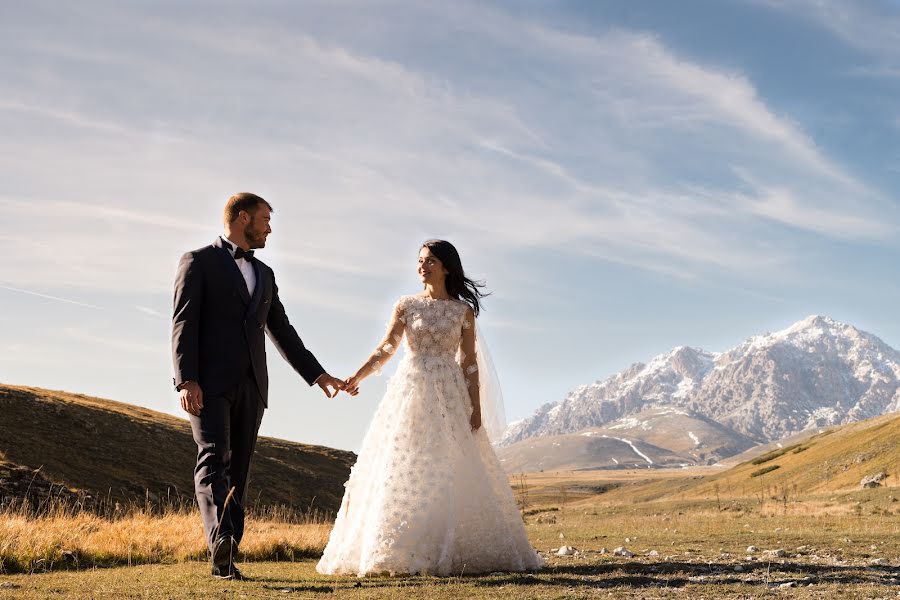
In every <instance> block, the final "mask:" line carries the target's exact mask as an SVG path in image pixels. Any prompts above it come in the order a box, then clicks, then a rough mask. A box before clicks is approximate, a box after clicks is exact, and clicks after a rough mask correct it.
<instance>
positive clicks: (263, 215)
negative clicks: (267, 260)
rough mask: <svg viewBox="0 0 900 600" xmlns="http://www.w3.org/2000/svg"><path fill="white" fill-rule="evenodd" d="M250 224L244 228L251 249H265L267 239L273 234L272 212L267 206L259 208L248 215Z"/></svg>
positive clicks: (263, 205)
mask: <svg viewBox="0 0 900 600" xmlns="http://www.w3.org/2000/svg"><path fill="white" fill-rule="evenodd" d="M247 214H248V216H249V217H250V222H249V223H247V224H246V225H245V226H244V237H245V238H247V244H248V245H249V246H250V248H251V249H252V248H265V247H266V238H267V237H268V236H269V234H270V233H272V227H271V226H270V225H269V221H271V220H272V211H271V210H269V207H268V206H266V205H265V204H262V205H260V206H259V207H257V209H256V211H255V212H253V213H247Z"/></svg>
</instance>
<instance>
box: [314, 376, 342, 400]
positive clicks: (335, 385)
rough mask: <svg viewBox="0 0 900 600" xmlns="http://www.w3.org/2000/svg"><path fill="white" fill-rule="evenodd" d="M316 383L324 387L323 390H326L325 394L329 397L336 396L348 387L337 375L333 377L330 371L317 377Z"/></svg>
mask: <svg viewBox="0 0 900 600" xmlns="http://www.w3.org/2000/svg"><path fill="white" fill-rule="evenodd" d="M316 384H317V385H318V386H319V387H320V388H322V391H323V392H325V395H326V396H328V397H329V398H334V397H335V396H337V395H338V392H340V391H341V390H343V389H344V388H345V387H347V385H346V384H345V383H344V382H343V381H341V380H340V379H338V378H337V377H332V376H331V375H329V374H328V373H322V375H321V376H320V377H319V378H318V379H316ZM329 388H330V389H329Z"/></svg>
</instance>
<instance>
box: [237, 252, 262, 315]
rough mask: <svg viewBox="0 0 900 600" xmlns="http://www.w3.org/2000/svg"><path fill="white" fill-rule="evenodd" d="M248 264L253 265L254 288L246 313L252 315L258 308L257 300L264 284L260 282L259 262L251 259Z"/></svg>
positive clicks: (260, 296)
mask: <svg viewBox="0 0 900 600" xmlns="http://www.w3.org/2000/svg"><path fill="white" fill-rule="evenodd" d="M250 264H251V265H253V272H254V273H255V274H256V287H254V288H253V297H252V298H251V299H250V306H249V307H248V308H247V312H248V313H250V314H252V313H254V312H255V311H256V309H257V308H259V300H260V298H262V295H263V286H264V285H265V282H264V281H263V280H262V269H260V268H259V261H257V260H256V259H255V258H253V259H251V260H250ZM242 279H243V277H242Z"/></svg>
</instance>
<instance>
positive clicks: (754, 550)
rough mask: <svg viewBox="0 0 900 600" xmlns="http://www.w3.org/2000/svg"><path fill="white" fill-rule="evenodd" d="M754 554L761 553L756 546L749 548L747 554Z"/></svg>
mask: <svg viewBox="0 0 900 600" xmlns="http://www.w3.org/2000/svg"><path fill="white" fill-rule="evenodd" d="M754 552H759V548H757V547H756V546H747V554H753V553H754Z"/></svg>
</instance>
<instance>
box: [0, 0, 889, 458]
mask: <svg viewBox="0 0 900 600" xmlns="http://www.w3.org/2000/svg"><path fill="white" fill-rule="evenodd" d="M0 82H2V83H0V86H2V88H0V89H2V94H0V128H2V131H3V135H2V136H0V154H2V161H0V181H2V182H3V183H2V185H0V210H2V214H3V215H4V217H5V223H4V225H5V226H4V227H3V229H2V230H0V240H2V241H3V242H4V245H5V246H6V247H7V249H11V251H10V250H8V252H7V260H5V261H3V263H2V266H0V302H2V306H3V308H4V310H3V311H0V325H2V331H3V332H4V335H3V336H2V338H0V357H2V358H0V381H2V382H4V383H13V384H23V385H35V386H43V387H49V388H55V389H65V390H69V391H74V392H81V393H86V394H92V395H100V396H105V397H110V398H114V399H118V400H122V401H125V402H130V403H134V404H140V405H144V406H148V407H150V408H154V409H158V410H162V411H166V412H170V413H173V414H178V411H179V409H178V406H177V403H176V398H175V395H174V393H172V391H171V387H170V382H171V361H170V356H169V341H168V340H169V314H170V304H171V286H172V279H173V276H174V270H175V265H176V262H177V260H178V257H179V256H180V254H181V253H182V252H184V251H185V250H187V249H191V248H196V247H199V246H202V245H204V244H207V243H209V242H210V241H211V240H212V239H213V238H214V237H215V236H216V235H217V234H218V233H219V232H220V230H221V227H220V224H219V222H220V211H221V206H222V204H223V203H224V200H225V199H226V198H227V197H228V196H229V195H230V194H232V193H234V192H237V191H253V192H256V193H258V194H261V195H262V196H263V197H265V198H266V199H267V200H269V201H270V202H271V203H272V204H273V205H274V207H275V214H274V219H273V229H274V234H273V235H272V236H271V237H270V244H269V247H268V248H266V249H265V250H264V251H262V253H261V255H260V256H261V258H263V260H265V261H266V262H268V263H269V264H270V265H272V266H273V268H274V269H275V271H276V275H277V277H278V284H279V287H280V288H281V291H282V297H283V300H284V301H285V304H286V306H287V308H288V314H289V315H290V316H291V317H292V320H293V321H294V322H295V323H296V325H297V327H298V329H299V330H300V332H301V335H302V336H303V338H304V340H305V341H306V342H307V344H308V345H309V346H310V347H311V348H312V349H313V350H314V351H315V352H316V354H317V355H318V356H319V358H320V360H321V361H322V362H323V364H324V365H325V367H326V368H327V369H328V370H329V371H331V372H332V374H334V375H337V376H347V375H349V374H350V373H352V372H353V371H354V370H355V369H356V368H357V367H358V365H359V363H360V362H361V361H362V360H364V358H365V357H366V356H367V355H368V352H369V351H370V349H371V348H372V347H373V346H374V345H375V343H376V342H377V341H378V339H379V336H380V335H381V333H382V331H383V327H384V325H385V322H386V319H387V316H388V314H389V311H390V307H391V305H392V303H393V301H394V300H395V299H396V297H397V296H399V295H401V294H404V293H413V292H416V291H417V289H418V288H417V278H416V276H415V272H414V269H415V259H416V254H417V252H418V246H419V244H420V243H421V241H423V240H424V239H427V238H430V237H443V238H447V239H450V240H451V241H453V242H454V243H455V244H456V245H457V247H458V248H459V249H460V252H461V254H462V257H463V261H464V264H465V266H466V268H467V269H468V271H469V272H470V273H471V274H472V275H474V276H476V277H480V278H483V279H485V280H486V281H487V283H488V287H489V288H490V289H491V290H492V291H493V292H494V294H493V296H491V297H490V298H488V300H487V302H486V311H485V313H484V315H483V317H482V326H483V328H484V330H485V332H486V334H487V336H488V341H489V344H490V346H491V348H492V351H493V354H494V360H495V362H496V363H497V368H498V371H499V374H500V377H501V379H502V382H503V385H504V391H505V394H506V403H507V412H508V414H509V416H510V417H511V418H513V419H515V418H521V417H524V416H527V415H528V414H530V413H531V412H532V411H533V410H534V409H535V408H536V407H537V406H539V405H541V404H543V403H544V402H548V401H556V400H559V399H561V398H563V397H564V396H565V394H566V393H567V392H568V391H569V390H571V389H573V388H574V387H576V386H578V385H580V384H583V383H589V382H591V381H594V380H597V379H601V378H605V377H606V376H608V375H610V374H612V373H614V372H616V371H619V370H621V369H622V368H624V367H626V366H627V365H628V364H630V363H632V362H635V361H639V360H647V359H649V358H650V357H652V356H653V355H655V354H658V353H661V352H664V351H667V350H669V349H670V348H671V347H673V346H676V345H682V344H687V345H693V346H700V347H703V348H706V349H708V350H712V351H718V350H724V349H726V348H728V347H730V346H732V345H734V344H736V343H738V342H739V341H741V340H742V339H744V338H746V337H748V336H750V335H752V334H755V333H761V332H764V331H771V330H776V329H780V328H783V327H786V326H788V325H790V324H791V323H793V322H794V321H797V320H800V319H802V318H804V317H806V316H808V315H810V314H814V313H820V314H827V315H829V316H832V317H834V318H837V319H839V320H843V321H847V322H850V323H852V324H855V325H857V326H859V327H861V328H863V329H866V330H868V331H871V332H873V333H875V334H876V335H879V336H880V337H882V338H883V339H884V340H885V341H887V342H888V343H890V344H892V345H894V346H895V347H900V323H898V320H897V319H896V317H895V315H896V307H897V306H898V303H900V282H898V278H897V276H896V272H897V271H896V265H897V262H898V260H897V259H898V258H900V254H898V246H900V244H898V230H900V192H898V188H900V186H898V184H900V106H898V104H897V102H896V98H898V97H900V2H897V1H891V0H883V1H874V0H873V1H872V2H865V3H863V2H850V1H846V2H839V1H837V0H791V1H788V0H723V1H718V0H717V1H712V0H709V1H700V0H691V1H685V2H678V3H673V2H667V1H655V2H654V1H645V2H630V3H624V2H612V1H609V2H599V1H587V0H585V1H578V2H575V1H571V2H562V1H561V2H537V1H516V2H512V1H506V2H493V3H488V2H453V3H436V2H435V3H430V2H412V1H397V2H381V1H374V2H345V1H337V2H336V1H333V0H329V1H323V2H315V1H310V2H303V3H291V2H257V3H253V4H252V5H251V4H250V3H230V2H216V3H213V2H196V3H193V4H186V3H176V2H153V3H151V2H132V3H120V2H82V3H77V4H76V3H59V2H29V3H4V4H2V5H0ZM269 362H270V370H271V375H272V393H271V394H272V397H271V402H270V406H271V409H270V411H269V413H268V415H267V416H266V418H265V420H264V422H263V433H264V434H268V435H274V436H278V437H282V438H287V439H291V440H298V441H305V442H312V443H322V444H328V445H331V446H336V447H342V448H350V449H353V448H356V447H357V446H358V444H359V441H360V439H361V437H362V435H363V432H364V431H365V427H366V424H367V423H368V420H369V418H370V417H371V414H372V412H373V411H374V407H375V405H376V404H377V402H378V400H379V398H380V396H381V393H382V392H383V389H384V384H385V376H387V374H389V372H390V369H388V371H387V372H386V375H385V376H383V377H381V378H378V379H376V378H373V379H370V380H368V381H366V382H365V384H364V386H363V391H362V393H361V394H360V396H358V397H356V398H353V399H351V398H349V397H346V396H341V397H339V398H337V399H334V400H327V399H325V398H324V396H322V395H321V394H320V393H319V392H318V390H314V389H309V388H307V387H306V386H305V384H303V383H302V381H301V380H300V378H299V377H298V376H296V375H295V374H294V373H293V372H292V371H291V370H290V369H289V368H288V367H287V366H286V365H285V364H284V363H283V362H282V361H281V359H280V358H279V357H278V356H277V354H275V355H274V356H271V357H270V361H269Z"/></svg>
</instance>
